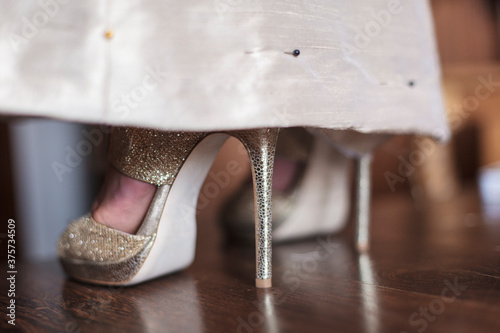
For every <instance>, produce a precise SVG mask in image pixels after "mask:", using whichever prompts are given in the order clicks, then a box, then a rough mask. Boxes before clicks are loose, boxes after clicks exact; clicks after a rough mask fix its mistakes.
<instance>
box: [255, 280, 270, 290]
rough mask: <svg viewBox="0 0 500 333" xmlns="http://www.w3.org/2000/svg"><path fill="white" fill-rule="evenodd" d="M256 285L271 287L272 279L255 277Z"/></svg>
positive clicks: (258, 286)
mask: <svg viewBox="0 0 500 333" xmlns="http://www.w3.org/2000/svg"><path fill="white" fill-rule="evenodd" d="M255 286H256V287H257V288H271V287H272V282H271V279H255Z"/></svg>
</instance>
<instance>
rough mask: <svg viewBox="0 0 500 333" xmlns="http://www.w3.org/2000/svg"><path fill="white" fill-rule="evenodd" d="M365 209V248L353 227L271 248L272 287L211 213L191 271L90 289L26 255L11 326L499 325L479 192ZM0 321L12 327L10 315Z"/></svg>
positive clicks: (287, 328) (273, 328) (491, 233)
mask: <svg viewBox="0 0 500 333" xmlns="http://www.w3.org/2000/svg"><path fill="white" fill-rule="evenodd" d="M372 217H373V233H372V238H373V247H372V250H371V252H370V254H367V255H358V254H357V253H356V252H354V251H353V249H352V243H351V238H350V231H349V230H348V231H346V232H344V233H343V234H341V235H337V236H332V237H322V238H318V239H311V240H308V241H305V242H300V243H290V244H283V245H277V246H275V247H274V287H273V288H272V289H271V290H257V289H256V288H255V287H254V286H253V274H254V263H253V249H252V248H245V247H242V246H237V245H226V244H225V242H224V238H223V237H222V233H221V231H220V229H219V227H218V225H217V224H216V223H215V219H214V218H213V217H212V216H210V214H207V216H206V217H205V218H203V217H202V218H201V219H200V221H199V237H198V238H199V239H198V250H197V257H196V261H195V263H194V264H193V265H192V267H190V268H189V269H188V270H186V271H183V272H179V273H177V274H174V275H171V276H168V277H165V278H161V279H157V280H155V281H152V282H149V283H146V284H143V285H140V286H136V287H132V288H110V287H98V286H92V285H85V284H80V283H77V282H74V281H71V280H66V278H65V276H64V274H63V272H62V271H61V268H60V266H59V265H58V263H57V261H56V260H54V261H50V262H40V263H24V264H23V265H22V266H21V268H20V269H19V273H18V281H17V290H18V294H17V304H18V307H17V320H16V323H17V324H16V329H18V331H20V332H273V333H274V332H369V333H375V332H382V333H386V332H408V333H410V332H482V333H484V332H498V329H499V328H500V221H496V223H495V222H494V221H489V222H486V221H484V220H483V219H482V218H481V215H480V213H479V211H478V205H477V202H476V196H475V194H474V193H470V195H465V196H463V197H461V198H459V199H457V200H456V201H454V202H451V203H448V204H443V205H440V206H436V207H432V208H429V209H427V210H426V211H420V212H419V211H417V210H416V209H415V206H414V204H413V202H412V200H411V199H410V198H408V197H404V196H386V197H378V198H375V202H374V207H373V212H372ZM5 281H6V280H5V279H2V282H1V284H2V290H3V291H2V293H1V295H0V305H1V308H2V309H5V308H6V304H7V303H6V302H7V297H6V292H5V291H6V290H7V284H6V282H5ZM2 311H3V312H5V310H2ZM0 325H1V327H2V328H3V329H9V328H12V327H10V325H8V324H7V323H6V320H5V317H4V319H3V320H2V322H1V324H0Z"/></svg>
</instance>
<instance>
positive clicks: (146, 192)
mask: <svg viewBox="0 0 500 333" xmlns="http://www.w3.org/2000/svg"><path fill="white" fill-rule="evenodd" d="M155 190H156V186H154V185H151V184H148V183H144V182H141V181H139V180H136V179H133V178H130V177H128V176H125V175H124V174H122V173H120V172H118V171H117V170H116V169H115V168H114V167H112V166H110V167H109V169H108V172H107V174H106V178H105V180H104V184H103V185H102V188H101V190H100V192H99V195H98V196H97V198H96V200H95V201H94V204H93V205H92V217H93V218H94V219H95V220H96V221H98V222H99V223H102V224H104V225H106V226H108V227H111V228H114V229H118V230H120V231H123V232H127V233H130V234H134V233H135V232H136V231H137V229H138V228H139V226H140V225H141V222H142V221H143V220H144V217H145V215H146V213H147V211H148V209H149V205H150V204H151V200H153V196H154V194H155Z"/></svg>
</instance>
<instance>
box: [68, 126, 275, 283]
mask: <svg viewBox="0 0 500 333" xmlns="http://www.w3.org/2000/svg"><path fill="white" fill-rule="evenodd" d="M278 132H279V129H254V130H241V131H228V132H210V133H206V132H162V131H156V130H146V129H137V128H115V129H114V130H113V133H112V135H111V139H110V149H109V156H110V161H111V163H112V165H113V166H114V167H115V168H116V169H117V170H118V171H120V172H121V173H123V174H125V175H127V176H129V177H132V178H134V179H137V180H140V181H143V182H148V183H150V184H153V185H156V186H157V190H156V193H155V196H154V198H153V200H152V202H151V205H150V208H149V210H148V212H147V214H146V216H145V218H144V220H143V222H142V224H141V226H140V227H139V229H138V231H137V232H136V233H135V234H127V233H125V232H122V231H119V230H116V229H113V228H110V227H107V226H105V225H103V224H100V223H99V222H97V221H95V220H94V219H93V218H92V216H91V214H87V215H85V216H83V217H81V218H80V219H77V220H76V221H74V222H73V223H71V224H70V225H69V226H68V228H67V229H66V231H65V232H64V233H63V234H62V235H61V237H60V238H59V243H58V254H59V257H60V260H61V262H62V265H63V267H64V269H65V271H66V272H67V274H68V275H70V276H71V277H73V278H75V279H78V280H81V281H86V282H91V283H96V284H108V285H134V284H137V283H141V282H144V281H147V280H150V279H153V278H156V277H158V276H161V275H165V274H168V273H171V272H174V271H177V270H180V269H182V268H185V267H186V266H188V265H189V264H191V262H192V261H193V259H194V250H195V243H196V202H197V198H198V194H199V191H200V189H201V185H202V184H203V181H204V179H205V177H206V175H207V173H208V171H209V169H210V166H211V165H212V162H213V161H214V159H215V157H216V155H217V152H218V151H219V149H220V147H221V146H222V144H223V143H224V142H225V140H226V139H227V137H228V136H229V135H232V136H235V137H236V138H238V139H239V140H240V141H241V142H242V143H243V145H244V146H245V147H246V149H247V151H248V154H249V156H250V160H251V162H252V174H253V177H254V184H255V208H256V212H257V214H256V236H257V237H256V239H257V242H256V255H257V257H256V263H257V264H256V266H257V274H256V275H257V279H256V284H257V287H260V288H265V287H270V286H271V202H270V201H271V182H272V171H273V161H274V151H275V145H276V139H277V136H278ZM212 134H213V135H212Z"/></svg>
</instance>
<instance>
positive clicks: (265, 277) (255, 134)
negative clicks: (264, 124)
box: [234, 129, 279, 288]
mask: <svg viewBox="0 0 500 333" xmlns="http://www.w3.org/2000/svg"><path fill="white" fill-rule="evenodd" d="M278 133H279V129H264V130H253V131H240V132H235V133H234V136H235V137H236V138H238V139H240V141H241V142H242V143H243V145H244V146H245V148H246V149H247V151H248V155H249V157H250V162H251V164H252V178H253V185H254V186H253V188H254V202H255V259H256V270H257V274H256V275H257V276H256V279H255V285H256V287H258V288H270V287H271V285H272V283H271V277H272V265H271V255H272V218H271V196H272V190H271V185H272V177H273V166H274V155H275V150H276V141H277V140H278Z"/></svg>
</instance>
